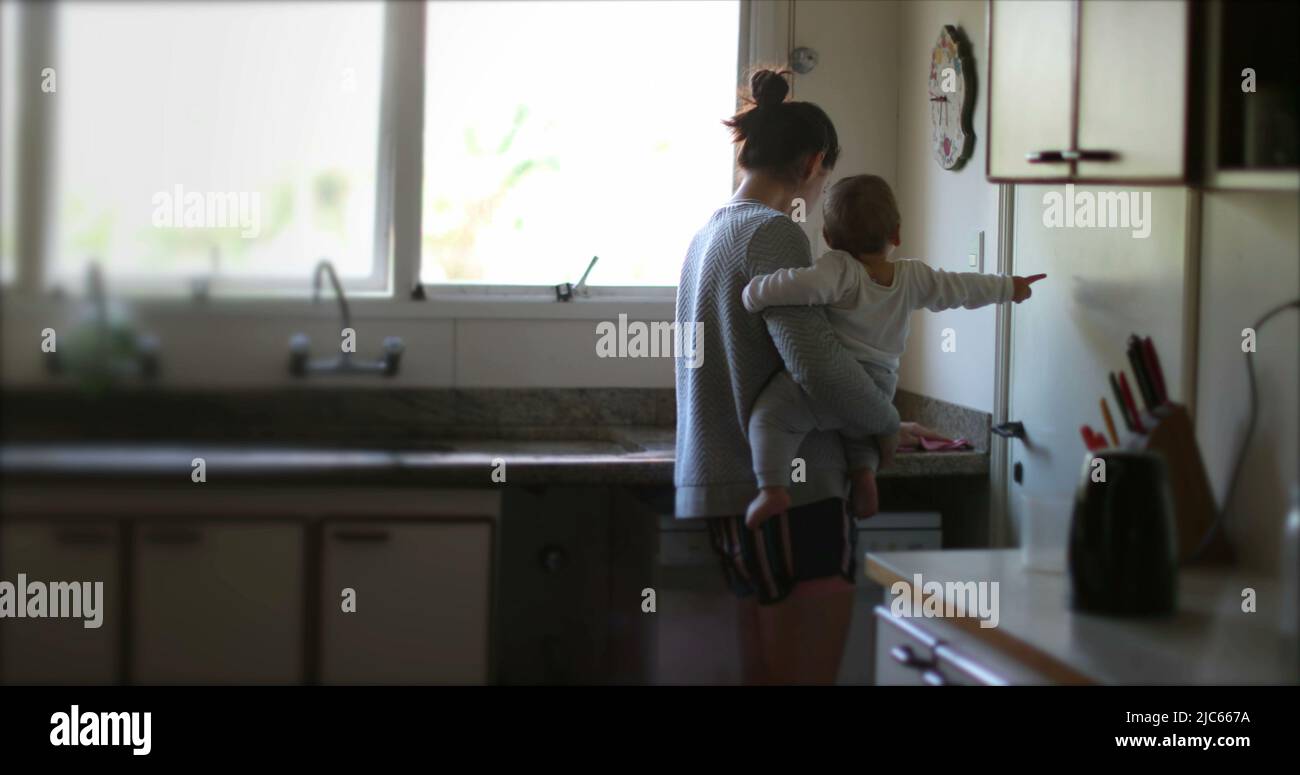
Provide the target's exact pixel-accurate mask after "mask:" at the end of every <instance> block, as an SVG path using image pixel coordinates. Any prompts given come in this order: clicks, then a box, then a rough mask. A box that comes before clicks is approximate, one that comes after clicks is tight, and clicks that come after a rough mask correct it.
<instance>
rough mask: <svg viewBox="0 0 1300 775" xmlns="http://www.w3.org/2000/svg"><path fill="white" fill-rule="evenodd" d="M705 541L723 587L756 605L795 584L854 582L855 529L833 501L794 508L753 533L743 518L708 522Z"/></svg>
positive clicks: (838, 502) (781, 596)
mask: <svg viewBox="0 0 1300 775" xmlns="http://www.w3.org/2000/svg"><path fill="white" fill-rule="evenodd" d="M708 522H709V537H710V539H711V540H712V542H713V550H714V552H716V553H717V555H718V559H719V560H720V562H721V564H722V572H723V574H724V575H725V576H726V579H727V585H728V586H730V587H731V590H732V591H733V592H735V593H736V594H737V595H738V596H740V597H749V596H750V595H757V596H758V602H759V603H762V604H765V605H766V604H769V603H776V602H780V601H781V600H784V599H785V597H786V596H787V595H789V594H790V591H791V590H792V589H794V587H795V585H796V584H798V583H800V582H803V581H813V580H815V579H824V578H828V577H835V576H838V577H841V578H843V579H845V580H846V581H848V582H849V583H850V584H852V583H854V582H855V581H856V579H855V578H854V575H853V574H854V573H855V571H856V568H857V558H856V557H855V554H856V551H855V549H856V546H857V538H858V531H857V529H856V528H855V526H854V524H853V519H852V518H851V517H850V516H849V513H848V510H847V509H846V508H845V503H844V501H843V500H841V499H839V498H827V499H826V500H822V501H817V502H816V503H809V504H807V505H804V506H796V507H794V508H792V509H790V510H789V511H788V512H786V513H785V514H781V515H779V516H776V517H773V518H771V519H769V520H768V521H767V522H765V523H763V526H762V527H761V528H759V529H758V530H750V529H749V528H747V527H745V517H744V516H743V515H741V516H735V517H714V518H710V519H709V521H708Z"/></svg>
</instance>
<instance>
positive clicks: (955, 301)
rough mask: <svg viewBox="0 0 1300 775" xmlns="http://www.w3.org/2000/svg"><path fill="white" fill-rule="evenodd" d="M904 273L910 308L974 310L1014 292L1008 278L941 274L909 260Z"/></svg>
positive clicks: (1007, 299) (989, 275) (995, 302)
mask: <svg viewBox="0 0 1300 775" xmlns="http://www.w3.org/2000/svg"><path fill="white" fill-rule="evenodd" d="M908 270H909V271H908V284H909V286H910V287H911V290H912V307H913V309H921V308H925V309H928V310H930V311H931V312H939V311H941V310H945V309H955V308H957V307H965V308H966V309H978V308H980V307H985V306H988V305H989V304H1000V303H1002V302H1004V301H1011V296H1012V294H1013V293H1014V291H1015V288H1014V286H1013V285H1012V283H1011V276H1010V275H998V274H980V273H979V272H945V271H944V270H942V269H931V268H930V267H929V266H927V265H926V264H925V263H923V262H921V261H909V262H908Z"/></svg>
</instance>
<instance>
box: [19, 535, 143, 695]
mask: <svg viewBox="0 0 1300 775" xmlns="http://www.w3.org/2000/svg"><path fill="white" fill-rule="evenodd" d="M120 552H121V531H120V530H119V528H118V524H117V523H116V522H102V521H99V522H87V523H79V522H60V523H54V524H51V523H49V522H42V523H35V522H31V523H28V522H15V523H9V524H5V525H3V526H0V578H2V579H4V580H5V581H8V582H10V583H16V582H17V580H18V574H20V573H21V574H23V575H24V576H25V577H26V580H27V581H28V582H32V581H36V582H41V583H50V582H91V583H92V584H93V583H94V582H101V583H102V584H103V587H102V590H103V595H102V597H98V598H97V599H96V601H95V602H96V604H97V606H98V612H97V617H96V618H97V619H98V621H99V623H100V626H98V627H90V628H87V627H85V626H84V623H85V621H86V620H85V619H84V618H76V617H72V618H58V619H54V618H42V619H31V618H24V619H4V620H3V621H0V683H3V684H45V685H48V684H75V685H79V686H84V685H90V684H108V683H114V682H115V681H116V680H117V678H118V675H119V670H120V659H121V657H120V655H121V632H122V630H121V622H122V618H121V615H120V613H121V607H122V596H121V595H122V585H121V576H120V573H119V568H120ZM92 589H93V587H92ZM87 602H88V601H87V600H85V599H84V598H83V600H82V605H83V609H82V610H83V612H84V613H90V611H87V610H86V609H85V605H86V603H87Z"/></svg>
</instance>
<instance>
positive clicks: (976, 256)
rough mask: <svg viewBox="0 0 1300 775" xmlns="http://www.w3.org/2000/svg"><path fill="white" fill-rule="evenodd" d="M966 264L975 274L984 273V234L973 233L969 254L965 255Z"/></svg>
mask: <svg viewBox="0 0 1300 775" xmlns="http://www.w3.org/2000/svg"><path fill="white" fill-rule="evenodd" d="M966 264H967V265H968V266H969V267H970V268H971V269H974V270H975V271H976V272H983V271H984V232H982V231H977V232H975V236H974V237H973V238H972V239H971V244H970V252H968V253H967V254H966Z"/></svg>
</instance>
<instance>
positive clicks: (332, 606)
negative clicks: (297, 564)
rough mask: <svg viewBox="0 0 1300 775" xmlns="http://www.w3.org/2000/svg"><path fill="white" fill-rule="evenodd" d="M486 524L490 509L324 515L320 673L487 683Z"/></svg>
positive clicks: (374, 679) (342, 680) (333, 679)
mask: <svg viewBox="0 0 1300 775" xmlns="http://www.w3.org/2000/svg"><path fill="white" fill-rule="evenodd" d="M492 532H493V522H492V520H490V519H487V518H481V519H480V518H465V519H457V518H444V519H435V520H428V521H423V520H419V521H417V520H410V521H399V520H394V521H376V520H373V519H367V520H357V521H337V522H335V521H331V522H327V523H326V524H325V525H324V527H323V534H322V539H321V540H322V542H323V546H322V548H321V588H320V632H321V639H320V679H321V682H322V683H326V684H397V683H400V684H480V683H486V682H487V680H488V678H489V669H488V667H489V654H490V649H489V642H490V622H491V601H492V588H491V587H492V566H493V563H492V552H493V535H492ZM344 590H351V593H352V594H351V595H350V598H351V600H352V601H353V602H354V603H355V610H354V611H345V610H344V603H345V595H344Z"/></svg>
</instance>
